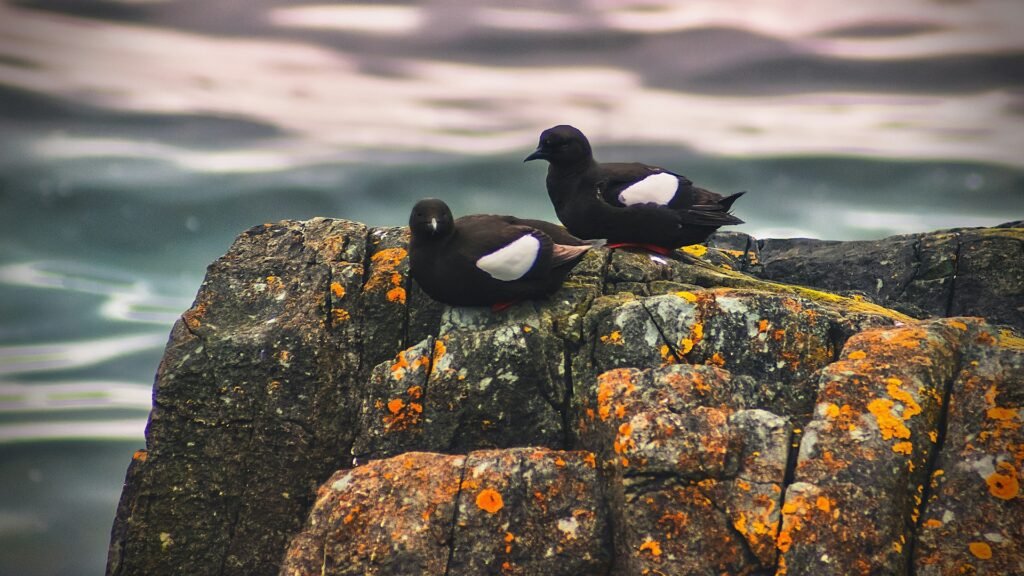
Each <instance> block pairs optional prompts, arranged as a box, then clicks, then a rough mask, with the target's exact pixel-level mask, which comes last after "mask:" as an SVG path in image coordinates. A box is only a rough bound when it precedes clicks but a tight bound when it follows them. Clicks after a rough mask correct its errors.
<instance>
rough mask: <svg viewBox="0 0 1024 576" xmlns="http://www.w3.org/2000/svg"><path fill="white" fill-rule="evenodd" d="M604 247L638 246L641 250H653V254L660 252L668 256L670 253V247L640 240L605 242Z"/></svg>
mask: <svg viewBox="0 0 1024 576" xmlns="http://www.w3.org/2000/svg"><path fill="white" fill-rule="evenodd" d="M604 247H605V248H639V249H641V250H647V251H648V252H654V253H655V254H661V255H662V256H668V255H669V254H672V249H671V248H665V247H664V246H656V245H654V244H644V243H641V242H615V243H614V244H605V246H604Z"/></svg>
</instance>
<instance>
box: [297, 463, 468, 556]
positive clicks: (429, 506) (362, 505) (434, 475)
mask: <svg viewBox="0 0 1024 576" xmlns="http://www.w3.org/2000/svg"><path fill="white" fill-rule="evenodd" d="M465 462H466V457H465V456H446V455H441V454H429V453H419V452H410V453H407V454H403V455H402V456H398V457H396V458H391V459H388V460H378V461H375V462H373V463H372V464H369V465H366V466H360V467H358V468H354V469H352V470H340V471H338V472H337V473H335V474H334V475H333V476H331V478H330V479H329V480H328V481H327V482H325V483H324V484H323V486H321V487H320V489H319V490H318V491H317V499H316V502H315V503H314V504H313V509H312V510H311V511H310V513H309V519H308V520H307V521H306V526H305V528H303V530H302V532H300V533H299V534H298V535H297V536H296V537H295V538H293V539H292V542H291V546H290V547H289V548H288V553H287V555H286V557H285V561H284V564H283V565H282V567H281V574H282V576H304V575H312V574H317V575H321V576H326V575H335V576H338V575H352V576H356V575H363V574H381V575H384V574H445V573H446V572H445V570H446V567H447V565H448V558H449V555H450V552H449V550H450V548H451V523H452V518H453V516H454V514H455V506H456V497H457V496H458V494H459V482H460V480H461V478H462V474H463V469H464V467H465Z"/></svg>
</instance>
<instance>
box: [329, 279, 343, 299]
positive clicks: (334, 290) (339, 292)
mask: <svg viewBox="0 0 1024 576" xmlns="http://www.w3.org/2000/svg"><path fill="white" fill-rule="evenodd" d="M331 294H333V295H334V297H335V298H344V297H345V287H344V286H342V285H341V283H340V282H331Z"/></svg>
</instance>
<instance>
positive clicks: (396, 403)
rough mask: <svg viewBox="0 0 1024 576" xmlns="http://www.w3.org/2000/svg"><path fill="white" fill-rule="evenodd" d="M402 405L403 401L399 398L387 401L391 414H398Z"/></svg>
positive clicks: (403, 404)
mask: <svg viewBox="0 0 1024 576" xmlns="http://www.w3.org/2000/svg"><path fill="white" fill-rule="evenodd" d="M404 407H405V401H403V400H402V399H401V398H395V399H394V400H391V401H389V402H388V412H391V413H392V414H398V413H399V412H401V411H402V408H404Z"/></svg>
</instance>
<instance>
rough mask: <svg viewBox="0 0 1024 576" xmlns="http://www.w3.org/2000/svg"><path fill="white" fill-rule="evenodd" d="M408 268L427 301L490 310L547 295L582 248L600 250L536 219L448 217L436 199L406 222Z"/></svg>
mask: <svg viewBox="0 0 1024 576" xmlns="http://www.w3.org/2000/svg"><path fill="white" fill-rule="evenodd" d="M409 229H410V232H411V238H410V241H409V267H410V270H411V273H412V277H413V278H414V279H415V280H416V282H417V283H418V284H419V285H420V287H421V288H423V291H424V292H426V293H427V294H428V295H429V296H430V297H431V298H433V299H435V300H438V301H441V302H444V303H445V304H450V305H453V306H488V305H490V306H492V307H493V308H494V309H495V310H500V309H503V308H505V307H507V305H508V304H510V303H515V302H518V301H520V300H524V299H530V298H538V297H542V296H545V295H547V294H550V293H551V292H554V291H555V290H557V289H558V287H559V286H561V284H562V281H563V280H565V277H566V275H567V274H568V273H569V271H570V270H571V269H572V267H573V265H574V264H575V263H576V262H578V261H579V259H580V258H582V257H583V255H584V254H585V253H586V252H587V250H589V249H591V248H593V247H594V246H598V245H601V244H603V242H602V241H598V242H588V241H585V240H580V239H579V238H576V237H575V236H573V235H572V234H569V233H568V232H567V231H566V230H565V228H563V227H561V226H559V225H557V224H552V223H550V222H544V221H541V220H528V219H521V218H516V217H514V216H494V215H490V214H476V215H472V216H463V217H461V218H459V219H457V220H456V219H454V218H453V217H452V211H451V209H449V208H448V205H447V204H445V203H444V202H443V201H441V200H437V199H434V198H428V199H425V200H420V201H419V202H417V203H416V205H415V206H414V207H413V209H412V214H410V216H409Z"/></svg>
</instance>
